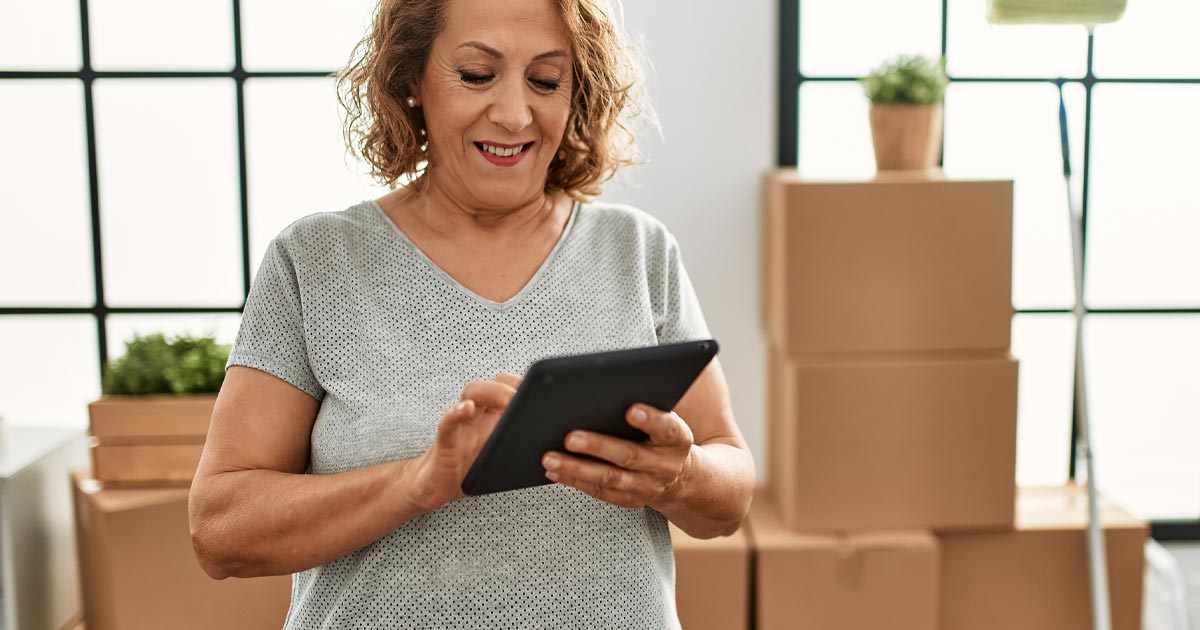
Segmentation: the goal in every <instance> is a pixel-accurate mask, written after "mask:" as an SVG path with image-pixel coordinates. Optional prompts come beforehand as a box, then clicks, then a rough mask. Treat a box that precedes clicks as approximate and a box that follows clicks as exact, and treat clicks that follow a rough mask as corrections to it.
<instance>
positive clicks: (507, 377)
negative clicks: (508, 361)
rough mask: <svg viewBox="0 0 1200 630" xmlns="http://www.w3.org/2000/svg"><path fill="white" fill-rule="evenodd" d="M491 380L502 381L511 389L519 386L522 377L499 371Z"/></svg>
mask: <svg viewBox="0 0 1200 630" xmlns="http://www.w3.org/2000/svg"><path fill="white" fill-rule="evenodd" d="M492 380H493V381H496V382H499V383H504V384H505V385H508V386H509V387H511V388H513V389H516V388H518V387H520V386H521V381H522V380H524V379H522V378H521V377H520V376H517V375H516V374H511V373H509V372H501V373H499V374H497V375H496V378H494V379H492Z"/></svg>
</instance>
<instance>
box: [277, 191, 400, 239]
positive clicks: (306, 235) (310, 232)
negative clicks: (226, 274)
mask: <svg viewBox="0 0 1200 630" xmlns="http://www.w3.org/2000/svg"><path fill="white" fill-rule="evenodd" d="M372 204H373V202H372V201H371V200H370V199H365V200H362V201H359V202H357V203H355V204H353V205H351V206H349V207H346V208H344V209H342V210H336V211H320V212H313V213H310V214H307V215H304V216H302V217H300V218H299V219H296V220H294V221H292V222H291V223H289V224H288V225H287V226H285V227H284V228H283V229H282V230H280V231H279V232H278V233H276V235H275V237H274V240H275V241H276V242H277V243H278V244H279V245H282V246H283V247H285V248H287V249H289V250H294V249H297V248H310V247H313V246H318V245H321V244H326V243H330V242H344V241H345V240H346V239H347V238H350V237H353V236H356V235H361V234H362V233H364V232H377V231H379V230H380V229H382V228H383V227H385V226H383V225H381V221H380V216H378V213H377V212H373V211H372V210H373V207H372Z"/></svg>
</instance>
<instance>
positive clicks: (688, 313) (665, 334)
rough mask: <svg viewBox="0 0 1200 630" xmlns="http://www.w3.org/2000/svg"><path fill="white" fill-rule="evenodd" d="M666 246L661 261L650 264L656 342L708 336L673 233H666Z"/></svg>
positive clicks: (688, 339)
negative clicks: (653, 291)
mask: <svg viewBox="0 0 1200 630" xmlns="http://www.w3.org/2000/svg"><path fill="white" fill-rule="evenodd" d="M664 236H665V241H666V242H665V247H664V248H663V249H664V251H663V255H662V259H661V262H660V264H651V265H650V269H651V275H652V276H658V277H651V278H650V280H651V282H650V286H651V287H655V293H657V296H656V297H657V299H655V300H654V302H655V304H654V307H655V308H654V331H655V333H656V334H657V335H658V343H659V344H667V343H678V342H682V341H694V340H697V339H708V338H709V337H710V335H709V332H708V324H707V323H706V322H705V320H704V313H703V312H701V310H700V301H699V300H698V299H696V292H695V290H694V289H693V288H692V282H691V280H689V279H688V275H687V270H686V269H684V267H683V257H682V255H681V254H680V251H679V244H678V243H677V242H676V241H675V237H674V236H673V235H672V234H670V233H669V232H668V233H665V235H664Z"/></svg>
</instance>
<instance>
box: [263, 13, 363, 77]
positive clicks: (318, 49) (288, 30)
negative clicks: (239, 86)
mask: <svg viewBox="0 0 1200 630" xmlns="http://www.w3.org/2000/svg"><path fill="white" fill-rule="evenodd" d="M376 4H377V3H376V2H372V1H371V0H341V1H339V2H329V1H328V0H300V1H296V0H242V66H244V67H245V68H246V69H247V70H334V69H337V68H341V67H342V66H343V65H345V64H346V61H347V60H348V59H349V58H350V51H352V50H353V49H354V45H355V44H357V43H358V40H359V39H361V38H362V37H363V36H364V35H366V31H367V26H368V25H369V24H370V19H371V15H372V11H373V10H374V8H375V5H376Z"/></svg>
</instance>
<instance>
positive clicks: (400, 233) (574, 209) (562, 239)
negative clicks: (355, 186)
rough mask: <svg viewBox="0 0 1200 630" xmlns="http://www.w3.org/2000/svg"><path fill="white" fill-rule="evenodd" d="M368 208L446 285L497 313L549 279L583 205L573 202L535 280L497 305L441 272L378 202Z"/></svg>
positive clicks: (369, 200)
mask: <svg viewBox="0 0 1200 630" xmlns="http://www.w3.org/2000/svg"><path fill="white" fill-rule="evenodd" d="M367 204H368V205H369V206H371V207H372V208H373V209H374V210H375V213H376V214H377V215H378V217H379V218H380V219H382V220H383V222H384V223H386V224H387V225H388V226H389V227H390V228H391V232H392V233H393V234H395V235H396V236H397V237H398V238H399V239H400V240H401V241H403V242H404V243H405V244H406V245H408V247H409V248H411V249H412V251H413V253H415V254H416V256H417V258H420V259H421V260H422V261H424V263H425V265H426V266H428V267H429V269H430V270H431V271H432V272H433V274H434V275H436V276H438V277H439V278H441V279H442V281H443V282H445V283H446V284H448V285H450V286H451V287H453V288H455V289H457V290H458V291H459V292H461V293H462V294H463V295H466V296H467V297H468V298H470V299H472V300H474V301H475V302H478V303H479V304H481V305H483V306H485V307H487V308H489V309H492V310H496V311H502V310H506V309H508V308H510V307H512V306H513V305H514V304H517V303H518V302H520V301H521V300H522V299H523V298H524V297H525V296H526V295H528V294H529V293H530V292H531V291H533V289H534V287H536V286H537V285H538V283H539V281H540V280H541V278H542V276H544V275H546V271H547V270H548V269H549V268H550V265H551V263H553V262H554V259H555V257H556V256H557V255H558V252H559V250H561V249H562V248H563V244H564V243H566V242H567V237H568V236H570V234H571V227H572V226H573V225H575V218H576V216H577V215H578V214H579V209H580V204H579V202H578V201H572V202H571V214H570V216H569V217H567V225H566V227H564V228H563V231H562V234H560V235H559V237H558V242H556V243H555V244H554V247H553V248H551V250H550V253H549V254H548V255H547V256H546V259H545V260H543V261H542V264H541V265H540V266H538V269H537V271H536V272H534V274H533V277H531V278H530V279H529V281H528V282H526V283H525V286H523V287H521V290H520V291H517V293H516V295H514V296H512V297H510V298H508V299H507V300H504V301H503V302H497V301H495V300H489V299H488V298H485V297H483V296H482V295H479V294H478V293H476V292H474V291H472V290H470V289H468V288H467V287H466V286H465V285H463V283H461V282H459V281H458V280H456V279H455V278H454V276H451V275H450V274H449V273H446V270H445V269H442V268H441V267H440V266H439V265H438V264H437V263H435V262H433V259H432V258H430V257H429V256H428V255H427V254H426V253H425V252H424V251H422V250H421V248H420V247H418V246H417V244H416V243H414V242H413V240H412V239H411V238H409V237H408V235H407V234H405V233H404V230H401V229H400V226H398V225H396V222H395V221H393V220H392V218H391V217H389V216H388V214H387V213H386V212H384V210H383V207H382V206H380V205H379V202H378V201H376V200H375V199H368V200H367Z"/></svg>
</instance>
